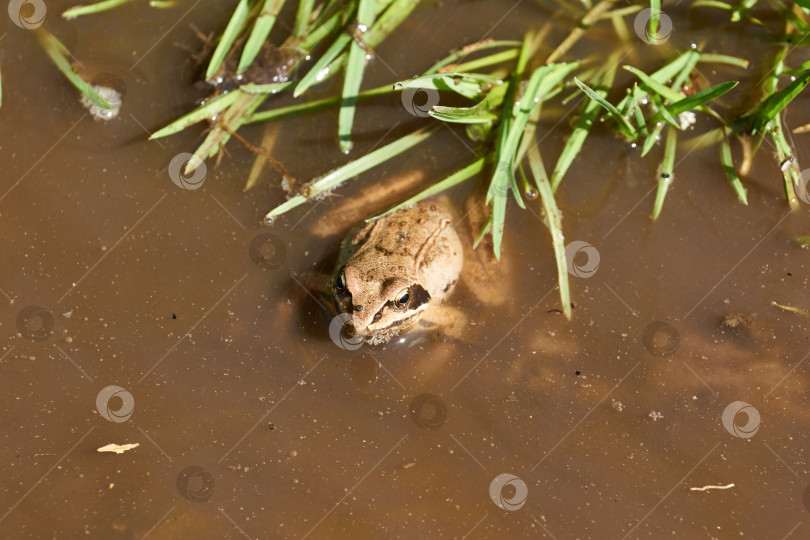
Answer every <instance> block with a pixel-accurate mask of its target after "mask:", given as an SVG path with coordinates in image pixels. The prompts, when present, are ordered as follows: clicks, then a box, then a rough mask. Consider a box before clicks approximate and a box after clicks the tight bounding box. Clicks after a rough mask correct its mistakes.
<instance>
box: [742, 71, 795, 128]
mask: <svg viewBox="0 0 810 540" xmlns="http://www.w3.org/2000/svg"><path fill="white" fill-rule="evenodd" d="M809 82H810V70H808V71H805V72H804V73H802V74H801V75H800V76H798V77H797V78H796V79H795V80H794V81H793V82H791V83H790V84H789V85H787V86H786V87H784V88H783V89H782V90H779V91H778V92H775V93H773V94H771V95H770V96H768V97H767V98H766V99H765V100H764V101H763V102H762V103H760V104H759V105H758V106H757V107H756V108H755V109H754V110H753V111H752V112H750V113H748V114H746V115H745V116H743V117H742V120H745V121H746V124H747V126H748V128H749V129H751V130H752V132H753V133H762V132H763V128H764V126H765V124H767V123H768V122H770V121H771V120H773V119H774V118H776V117H777V116H778V115H779V113H780V112H781V111H782V109H784V108H785V107H787V105H788V104H789V103H790V102H791V101H792V100H793V98H795V97H796V96H797V95H799V92H801V91H802V90H804V87H805V86H807V84H808V83H809Z"/></svg>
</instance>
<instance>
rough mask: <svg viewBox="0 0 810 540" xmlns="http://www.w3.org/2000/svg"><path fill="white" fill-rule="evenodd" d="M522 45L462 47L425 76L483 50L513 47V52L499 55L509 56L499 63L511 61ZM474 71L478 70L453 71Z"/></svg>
mask: <svg viewBox="0 0 810 540" xmlns="http://www.w3.org/2000/svg"><path fill="white" fill-rule="evenodd" d="M521 44H522V42H520V41H490V42H488V43H474V44H473V45H468V46H466V47H462V48H461V49H459V50H457V51H453V52H452V53H451V54H449V55H447V56H445V57H444V58H442V59H441V60H439V61H438V62H436V63H435V64H433V65H432V66H430V67H429V68H428V69H427V70H426V71H425V75H428V74H431V73H438V72H439V70H440V69H442V68H443V67H445V66H449V65H450V64H453V63H455V62H457V61H458V60H460V59H462V58H466V57H467V56H468V55H470V54H472V53H474V52H477V51H483V50H487V49H496V48H501V47H511V48H512V50H511V51H504V52H501V53H498V55H503V54H506V55H507V56H506V57H505V58H504V59H503V60H499V61H506V60H509V59H510V56H511V58H516V57H517V53H518V51H519V48H520V46H521ZM492 56H497V55H492ZM470 63H471V62H468V63H467V64H470ZM467 64H464V65H465V66H466V65H467ZM472 69H477V68H469V67H465V68H464V69H453V71H461V72H464V71H472Z"/></svg>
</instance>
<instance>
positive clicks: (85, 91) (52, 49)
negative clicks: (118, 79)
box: [36, 28, 112, 109]
mask: <svg viewBox="0 0 810 540" xmlns="http://www.w3.org/2000/svg"><path fill="white" fill-rule="evenodd" d="M36 34H37V39H39V42H40V44H41V45H42V48H43V49H45V52H46V53H47V55H48V56H49V57H50V58H51V60H52V61H53V63H54V64H55V65H56V67H57V68H58V69H59V71H61V72H62V74H63V75H64V76H65V77H66V78H67V80H68V81H70V84H72V85H73V86H75V87H76V88H77V89H78V90H79V92H81V93H82V95H83V96H85V97H86V98H87V99H89V100H90V101H91V102H93V103H94V104H96V105H98V106H99V107H103V108H105V109H112V105H110V104H109V103H107V101H106V100H105V99H104V98H103V97H101V96H100V95H98V92H96V91H95V90H93V87H92V86H90V83H88V82H87V81H85V80H84V79H82V78H81V76H80V75H79V74H78V73H76V72H75V71H74V70H73V66H71V65H70V61H69V60H68V56H70V52H68V50H67V48H65V46H64V45H63V44H62V42H61V41H59V40H58V39H56V38H55V37H54V36H53V35H52V34H50V33H48V32H47V31H45V30H43V29H42V28H37V29H36Z"/></svg>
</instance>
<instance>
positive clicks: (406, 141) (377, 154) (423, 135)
mask: <svg viewBox="0 0 810 540" xmlns="http://www.w3.org/2000/svg"><path fill="white" fill-rule="evenodd" d="M437 128H438V125H432V126H429V127H426V128H422V129H418V130H416V131H414V132H413V133H411V134H409V135H406V136H404V137H400V138H399V139H397V140H395V141H394V142H392V143H389V144H386V145H385V146H383V147H381V148H378V149H376V150H374V151H373V152H369V153H368V154H366V155H364V156H362V157H360V158H357V159H355V160H353V161H350V162H349V163H347V164H345V165H343V166H342V167H338V168H337V169H335V170H334V171H332V172H330V173H327V174H326V175H324V176H321V177H320V178H316V179H315V180H313V181H312V182H310V183H308V184H307V185H306V186H304V187H303V188H302V193H303V194H301V195H296V196H294V197H292V198H290V199H289V200H287V201H286V202H285V203H283V204H280V205H279V206H277V207H275V208H273V209H272V210H270V212H268V213H267V215H266V216H265V218H264V220H265V223H271V222H272V221H273V220H274V219H275V218H276V217H277V216H280V215H281V214H284V213H285V212H288V211H290V210H292V209H293V208H295V207H296V206H300V205H302V204H304V203H305V202H307V201H309V200H311V199H313V198H315V197H318V196H319V195H323V194H324V193H326V192H328V191H330V190H332V189H334V188H335V187H337V186H339V185H341V184H342V183H343V182H346V181H347V180H351V179H352V178H356V177H357V176H358V175H359V174H361V173H363V172H365V171H367V170H369V169H371V168H372V167H376V166H377V165H379V164H380V163H383V162H385V161H388V160H389V159H391V158H393V157H394V156H397V155H399V154H401V153H403V152H405V151H407V150H409V149H410V148H412V147H414V146H416V145H417V144H419V143H421V142H422V141H424V140H425V139H427V138H428V137H430V136H431V135H433V134H434V133H435V132H436V129H437Z"/></svg>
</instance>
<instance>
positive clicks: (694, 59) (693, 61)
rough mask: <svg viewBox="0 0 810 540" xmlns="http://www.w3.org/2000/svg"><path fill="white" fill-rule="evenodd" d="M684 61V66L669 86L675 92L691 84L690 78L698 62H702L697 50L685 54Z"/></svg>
mask: <svg viewBox="0 0 810 540" xmlns="http://www.w3.org/2000/svg"><path fill="white" fill-rule="evenodd" d="M684 59H685V62H684V65H683V66H682V67H681V69H680V71H679V72H678V74H677V75H676V76H675V78H674V79H673V81H672V83H671V84H670V86H669V87H670V88H672V89H673V90H680V88H681V86H683V85H684V84H685V83H687V82H689V77H690V75H692V71H694V69H695V66H697V63H698V60H700V53H699V52H698V51H696V50H690V51H687V52H686V53H685V54H684Z"/></svg>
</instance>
